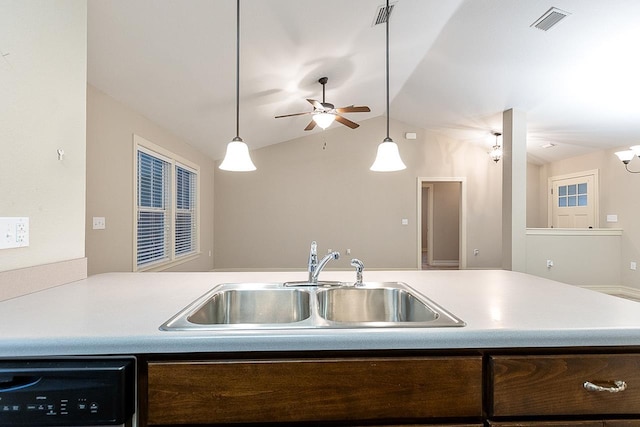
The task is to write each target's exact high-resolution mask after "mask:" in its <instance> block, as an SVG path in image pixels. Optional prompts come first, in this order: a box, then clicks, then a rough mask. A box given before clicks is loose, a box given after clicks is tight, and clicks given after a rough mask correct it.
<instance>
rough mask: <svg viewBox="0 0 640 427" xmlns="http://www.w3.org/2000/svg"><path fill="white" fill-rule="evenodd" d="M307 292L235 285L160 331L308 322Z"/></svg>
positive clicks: (188, 309)
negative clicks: (306, 320)
mask: <svg viewBox="0 0 640 427" xmlns="http://www.w3.org/2000/svg"><path fill="white" fill-rule="evenodd" d="M310 301H311V297H310V293H309V291H308V290H306V289H295V288H286V287H284V286H282V285H281V284H269V283H238V284H224V285H220V286H217V287H216V288H214V289H212V290H211V291H209V292H207V293H206V294H205V295H203V296H201V297H200V298H198V299H197V300H196V301H194V302H193V303H191V304H190V305H189V306H188V307H186V308H185V309H183V310H182V311H181V312H180V313H178V314H177V315H176V316H174V317H173V318H171V319H170V320H168V321H167V322H166V323H165V324H163V325H162V326H161V327H160V329H162V330H192V329H218V328H217V327H224V326H226V327H237V328H264V327H277V325H282V324H285V325H289V324H295V323H297V322H301V321H303V320H305V319H308V318H309V316H310V315H311V303H310Z"/></svg>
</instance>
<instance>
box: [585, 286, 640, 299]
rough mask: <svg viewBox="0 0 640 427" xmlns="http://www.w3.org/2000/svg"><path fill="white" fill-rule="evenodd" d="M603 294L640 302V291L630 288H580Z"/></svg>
mask: <svg viewBox="0 0 640 427" xmlns="http://www.w3.org/2000/svg"><path fill="white" fill-rule="evenodd" d="M580 287H581V288H584V289H589V290H592V291H596V292H602V293H603V294H607V295H613V296H617V297H621V298H627V299H632V300H637V301H640V289H637V288H630V287H628V286H580Z"/></svg>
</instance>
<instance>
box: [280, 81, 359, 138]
mask: <svg viewBox="0 0 640 427" xmlns="http://www.w3.org/2000/svg"><path fill="white" fill-rule="evenodd" d="M328 81H329V78H328V77H320V79H318V83H320V84H321V85H322V102H319V101H316V100H315V99H307V102H309V104H311V105H312V106H313V111H305V112H303V113H293V114H284V115H282V116H276V119H280V118H283V117H293V116H304V115H307V114H311V115H312V116H311V121H310V122H309V124H308V125H307V127H306V128H304V130H306V131H309V130H313V129H314V128H315V127H316V125H318V126H319V127H321V128H322V129H326V128H328V127H329V126H331V124H333V122H334V121H336V122H338V123H341V124H343V125H345V126H347V127H349V128H351V129H355V128H357V127H358V126H360V125H359V124H357V123H355V122H352V121H351V120H349V119H347V118H346V117H343V116H341V115H340V114H344V113H368V112H370V111H371V109H369V107H367V106H365V105H362V106H355V105H349V106H348V107H342V108H336V107H335V106H334V105H333V104H331V103H329V102H326V100H325V85H326V84H327V82H328Z"/></svg>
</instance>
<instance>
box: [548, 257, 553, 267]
mask: <svg viewBox="0 0 640 427" xmlns="http://www.w3.org/2000/svg"><path fill="white" fill-rule="evenodd" d="M551 267H553V260H550V259H548V260H547V268H551Z"/></svg>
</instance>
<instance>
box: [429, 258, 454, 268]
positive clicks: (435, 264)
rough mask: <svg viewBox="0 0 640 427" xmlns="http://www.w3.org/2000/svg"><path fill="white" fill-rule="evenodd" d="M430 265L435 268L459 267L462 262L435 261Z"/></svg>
mask: <svg viewBox="0 0 640 427" xmlns="http://www.w3.org/2000/svg"><path fill="white" fill-rule="evenodd" d="M430 265H431V266H433V267H459V266H460V261H458V260H457V259H452V260H435V259H434V260H433V262H432V263H431V264H430Z"/></svg>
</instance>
